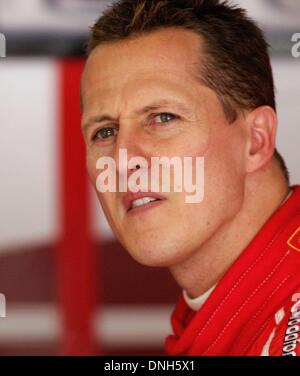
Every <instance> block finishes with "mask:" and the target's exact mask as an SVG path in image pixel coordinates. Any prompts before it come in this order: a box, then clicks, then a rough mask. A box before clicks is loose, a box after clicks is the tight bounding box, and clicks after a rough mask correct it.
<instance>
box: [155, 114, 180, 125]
mask: <svg viewBox="0 0 300 376" xmlns="http://www.w3.org/2000/svg"><path fill="white" fill-rule="evenodd" d="M177 118H178V116H176V115H174V114H171V113H169V112H162V113H161V114H157V115H155V116H154V119H158V120H157V121H156V123H169V122H170V121H172V120H175V119H177Z"/></svg>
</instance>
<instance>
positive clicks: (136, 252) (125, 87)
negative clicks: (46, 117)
mask: <svg viewBox="0 0 300 376" xmlns="http://www.w3.org/2000/svg"><path fill="white" fill-rule="evenodd" d="M88 53H89V57H88V61H87V64H86V68H85V72H84V76H83V81H82V104H83V110H84V111H83V127H84V135H85V140H86V144H87V162H88V169H89V174H90V177H91V180H92V182H93V184H94V185H96V179H97V175H98V174H99V171H97V169H96V163H97V160H98V158H100V157H102V156H110V157H113V158H114V159H115V160H116V161H117V162H118V152H119V149H121V148H124V149H127V151H128V155H129V157H132V156H141V157H144V158H145V159H147V160H150V158H151V157H153V156H157V157H162V156H167V157H170V158H171V157H174V156H178V157H181V158H184V157H187V156H189V157H193V158H196V157H198V156H204V158H205V196H204V201H203V202H202V203H199V204H186V203H185V200H184V197H185V192H181V193H177V192H170V193H167V194H163V196H164V200H162V201H160V202H159V203H156V204H152V206H151V205H150V207H147V208H146V207H145V208H144V210H141V209H138V210H136V211H134V210H128V208H126V205H125V206H124V194H122V193H118V192H117V193H110V192H106V193H98V196H99V199H100V201H101V203H102V206H103V208H104V211H105V214H106V216H107V218H108V220H109V222H110V224H111V226H112V228H113V230H114V232H115V233H116V235H117V237H118V238H119V239H120V241H121V242H122V243H123V245H124V246H125V247H126V248H127V249H128V251H129V252H130V253H131V255H132V256H133V257H134V258H135V259H137V260H138V261H140V262H142V263H145V264H149V265H161V266H170V265H174V264H176V263H179V262H181V261H183V260H184V259H185V258H187V257H189V256H190V255H192V254H193V252H196V251H197V250H198V249H199V247H201V245H202V244H203V243H205V242H206V241H207V240H208V239H209V238H210V237H212V236H213V235H214V233H216V232H217V231H218V229H220V228H221V227H222V226H224V225H226V223H228V222H230V221H231V220H232V219H233V218H234V217H235V216H237V215H238V213H239V212H240V211H241V209H242V206H243V197H244V194H245V186H246V183H247V180H249V179H251V178H252V177H253V176H256V175H257V174H261V173H262V171H264V170H266V169H267V168H268V166H270V165H271V164H273V165H274V164H275V163H277V164H279V165H280V166H281V168H282V174H286V171H285V169H284V163H283V161H282V159H281V158H280V156H279V155H278V154H277V153H275V154H274V151H275V135H276V125H277V123H276V120H277V119H276V113H275V111H276V108H275V99H274V85H273V77H272V70H271V66H270V61H269V56H268V52H267V44H266V42H265V40H264V38H263V35H262V32H261V31H260V29H259V28H257V27H256V25H255V24H254V23H253V22H252V21H250V20H249V19H248V18H247V17H246V15H245V13H244V11H242V10H241V9H238V8H235V7H230V6H228V4H226V3H225V2H221V1H218V0H186V1H184V0H175V1H174V0H162V1H158V0H153V1H152V0H123V1H120V2H119V3H116V4H115V5H114V6H113V7H112V8H111V9H109V10H108V11H107V12H106V13H104V15H103V16H102V17H101V18H100V19H99V20H98V21H97V22H96V24H95V26H94V27H93V29H92V35H91V38H90V41H89V45H88ZM87 125H88V126H87ZM275 160H276V161H275ZM120 170H122V168H120ZM194 172H195V171H194ZM119 173H121V174H127V175H130V174H132V173H133V171H128V170H127V166H126V171H125V170H122V171H119ZM125 201H126V200H125Z"/></svg>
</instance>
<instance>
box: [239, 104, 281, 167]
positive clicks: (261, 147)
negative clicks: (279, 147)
mask: <svg viewBox="0 0 300 376" xmlns="http://www.w3.org/2000/svg"><path fill="white" fill-rule="evenodd" d="M277 121H278V120H277V115H276V112H275V111H274V110H273V108H271V107H269V106H261V107H258V108H256V109H255V110H253V111H251V112H249V113H248V115H247V117H246V123H247V129H248V148H247V165H246V171H247V172H248V173H251V172H254V171H257V170H259V169H260V168H262V167H263V166H265V165H266V164H267V163H268V162H269V161H270V160H271V159H272V157H273V155H274V151H275V146H276V145H275V144H276V132H277Z"/></svg>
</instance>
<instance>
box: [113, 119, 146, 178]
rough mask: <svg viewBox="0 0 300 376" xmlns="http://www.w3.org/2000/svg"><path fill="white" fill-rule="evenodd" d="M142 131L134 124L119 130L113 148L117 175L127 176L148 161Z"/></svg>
mask: <svg viewBox="0 0 300 376" xmlns="http://www.w3.org/2000/svg"><path fill="white" fill-rule="evenodd" d="M145 146H146V145H145V140H144V139H143V135H142V132H141V131H140V130H137V129H136V127H134V126H127V127H125V126H124V128H123V129H121V127H120V130H119V133H118V135H117V140H116V144H115V149H114V154H115V155H114V159H115V162H116V168H117V172H118V174H119V175H124V176H127V177H128V175H130V174H131V173H133V172H134V171H136V170H138V169H140V168H142V167H143V166H144V163H143V162H144V161H148V158H149V156H148V155H147V153H146V148H145Z"/></svg>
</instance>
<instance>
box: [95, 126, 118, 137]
mask: <svg viewBox="0 0 300 376" xmlns="http://www.w3.org/2000/svg"><path fill="white" fill-rule="evenodd" d="M117 134H118V130H117V129H116V128H113V127H105V128H102V129H99V130H98V131H97V132H96V133H95V134H94V135H93V137H92V139H93V140H97V139H100V140H104V139H107V138H110V137H113V136H116V135H117Z"/></svg>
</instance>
